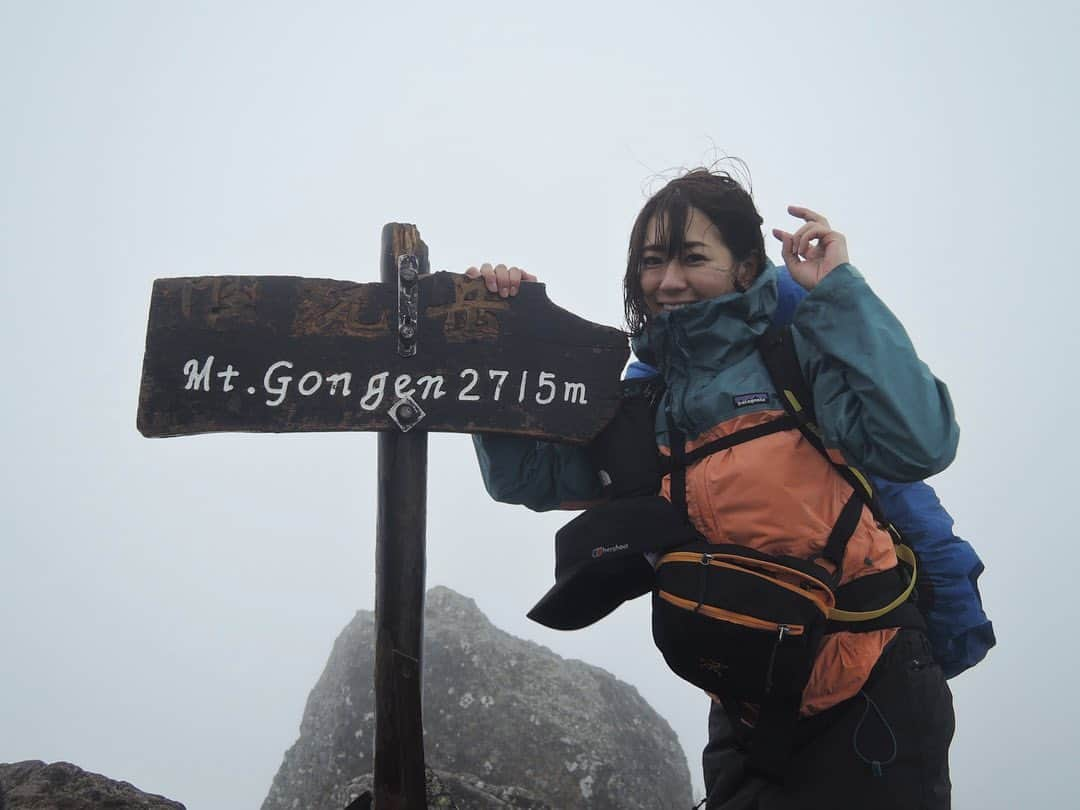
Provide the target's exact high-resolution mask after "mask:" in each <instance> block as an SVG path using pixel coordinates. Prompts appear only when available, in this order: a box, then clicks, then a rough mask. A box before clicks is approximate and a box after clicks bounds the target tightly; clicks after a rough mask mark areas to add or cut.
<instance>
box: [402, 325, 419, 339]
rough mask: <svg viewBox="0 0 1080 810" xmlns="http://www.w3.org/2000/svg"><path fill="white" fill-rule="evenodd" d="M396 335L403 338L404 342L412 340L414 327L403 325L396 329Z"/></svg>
mask: <svg viewBox="0 0 1080 810" xmlns="http://www.w3.org/2000/svg"><path fill="white" fill-rule="evenodd" d="M398 334H399V335H401V336H402V337H403V338H405V340H412V339H413V338H414V337H416V327H415V326H413V325H412V324H409V323H403V324H402V325H401V328H400V329H398Z"/></svg>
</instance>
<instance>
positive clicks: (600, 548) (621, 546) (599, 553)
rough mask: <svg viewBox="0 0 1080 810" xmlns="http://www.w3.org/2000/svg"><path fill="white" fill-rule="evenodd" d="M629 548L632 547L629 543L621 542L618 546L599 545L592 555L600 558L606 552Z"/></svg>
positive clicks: (594, 557)
mask: <svg viewBox="0 0 1080 810" xmlns="http://www.w3.org/2000/svg"><path fill="white" fill-rule="evenodd" d="M628 548H630V545H629V544H628V543H620V544H619V545H617V546H597V547H596V548H594V549H593V550H592V556H593V559H594V560H598V559H600V558H601V557H603V556H604V555H605V554H611V553H612V552H615V551H626V550H627V549H628Z"/></svg>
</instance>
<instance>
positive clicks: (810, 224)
mask: <svg viewBox="0 0 1080 810" xmlns="http://www.w3.org/2000/svg"><path fill="white" fill-rule="evenodd" d="M788 213H789V214H791V215H792V216H795V217H798V218H799V219H803V220H806V224H805V225H803V226H802V227H801V228H799V230H797V231H795V233H794V234H790V233H788V232H787V231H782V230H780V229H779V228H773V236H775V237H776V238H777V239H779V240H780V243H781V245H783V247H782V249H781V254H782V255H783V257H784V264H786V265H787V269H788V272H789V273H791V277H792V278H793V279H795V281H797V282H798V283H799V284H800V285H801V286H802V287H804V288H805V289H807V290H812V289H814V287H816V286H817V285H818V284H820V283H821V280H822V279H823V278H825V276H827V275H828V274H829V273H831V272H832V271H833V270H834V269H835V268H836V267H838V266H839V265H841V264H844V262H846V261H847V260H848V254H847V240H846V239H844V235H843V234H842V233H840V232H839V231H834V230H833V229H832V227H831V226H830V225H829V220H827V219H825V217H823V216H822V215H821V214H819V213H817V212H815V211H811V210H810V209H809V208H801V207H799V206H797V205H789V206H788ZM811 243H814V244H811Z"/></svg>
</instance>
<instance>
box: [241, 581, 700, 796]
mask: <svg viewBox="0 0 1080 810" xmlns="http://www.w3.org/2000/svg"><path fill="white" fill-rule="evenodd" d="M424 621H425V639H424V746H425V755H426V761H427V764H428V766H429V767H431V768H434V769H435V770H437V771H438V772H439V776H440V778H441V779H442V782H443V783H444V784H446V785H447V786H448V792H449V793H450V794H451V796H452V797H453V800H454V802H455V803H456V804H457V806H458V807H459V808H460V810H472V808H478V809H479V808H485V810H486V808H489V807H492V808H494V807H500V806H501V807H521V808H530V810H543V808H544V807H545V806H546V807H550V808H558V810H568V809H569V808H596V810H609V809H610V810H616V809H618V810H636V808H641V810H663V809H664V808H678V809H679V810H684V808H687V807H690V806H691V804H692V801H691V790H690V772H689V769H688V768H687V764H686V756H685V755H684V753H683V751H682V748H681V747H680V746H679V743H678V740H677V738H676V736H675V733H674V732H673V731H672V729H671V727H670V726H669V725H668V723H667V722H666V721H665V720H664V719H663V718H661V717H660V716H659V715H658V714H657V713H656V712H655V711H653V709H652V708H651V707H650V706H649V705H648V704H647V703H646V702H645V701H644V700H643V699H642V697H641V696H640V695H639V694H638V692H637V690H636V689H634V688H633V687H632V686H630V685H629V684H626V683H623V682H621V681H619V680H617V679H616V678H615V677H614V676H612V675H611V674H609V673H607V672H605V671H604V670H602V669H599V668H597V667H593V666H589V665H588V664H585V663H583V662H581V661H572V660H566V659H563V658H560V657H559V656H557V655H555V654H554V653H553V652H551V651H550V650H548V649H547V648H546V647H541V646H540V645H538V644H534V643H532V642H529V641H524V640H522V639H518V638H515V637H513V636H511V635H509V634H508V633H504V632H503V631H501V630H499V629H497V628H496V627H495V626H494V625H492V624H491V622H490V621H488V619H487V617H485V616H484V615H483V614H482V613H481V612H480V611H479V609H478V608H477V607H476V603H475V602H473V601H472V600H471V599H468V598H466V597H463V596H461V595H460V594H457V593H455V592H454V591H451V590H450V589H448V588H442V587H439V588H433V589H432V590H430V591H429V592H428V594H427V602H426V607H425V615H424ZM374 658H375V623H374V616H373V614H372V613H370V612H368V611H360V612H358V613H357V614H356V617H355V618H354V619H353V620H352V621H351V622H350V623H349V625H348V626H347V627H346V628H345V630H344V631H343V632H342V633H341V635H340V636H339V637H338V639H337V641H336V642H335V643H334V649H333V652H332V653H331V655H330V660H329V661H328V662H327V665H326V669H325V670H324V672H323V674H322V677H321V678H320V679H319V682H318V683H317V684H316V685H315V688H314V689H313V690H312V692H311V695H310V696H309V698H308V701H307V706H306V708H305V711H304V718H303V720H302V722H301V725H300V738H299V739H298V740H297V742H296V744H295V745H293V746H292V748H290V749H289V751H288V752H287V753H286V755H285V760H284V762H283V764H282V766H281V768H280V770H279V771H278V773H277V776H276V777H275V778H274V783H273V786H272V787H271V789H270V794H269V795H268V796H267V798H266V801H264V802H263V805H262V810H293V808H296V807H303V808H307V809H308V810H343V808H344V807H345V805H347V804H348V803H349V801H350V800H351V799H352V798H353V797H355V795H356V794H357V793H358V792H359V786H360V785H362V784H363V782H364V780H363V779H362V777H364V776H365V775H368V774H370V773H371V767H372V756H373V741H374V731H375V714H374V712H375V694H374V686H373V677H374ZM455 785H458V786H459V787H454V786H455ZM466 788H469V790H472V791H475V792H482V793H485V794H488V795H489V796H491V797H495V801H501V802H502V804H498V803H492V802H490V801H488V798H486V797H483V798H480V797H469V796H465V795H463V794H464V793H465V792H468V791H466V790H465V789H466Z"/></svg>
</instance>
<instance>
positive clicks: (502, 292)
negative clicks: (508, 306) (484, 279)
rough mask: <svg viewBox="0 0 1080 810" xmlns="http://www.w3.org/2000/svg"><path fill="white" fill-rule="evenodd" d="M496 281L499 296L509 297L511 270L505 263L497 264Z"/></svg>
mask: <svg viewBox="0 0 1080 810" xmlns="http://www.w3.org/2000/svg"><path fill="white" fill-rule="evenodd" d="M495 281H496V282H497V284H498V288H499V297H500V298H508V297H509V296H510V270H509V268H508V267H507V266H506V265H505V264H497V265H495Z"/></svg>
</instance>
